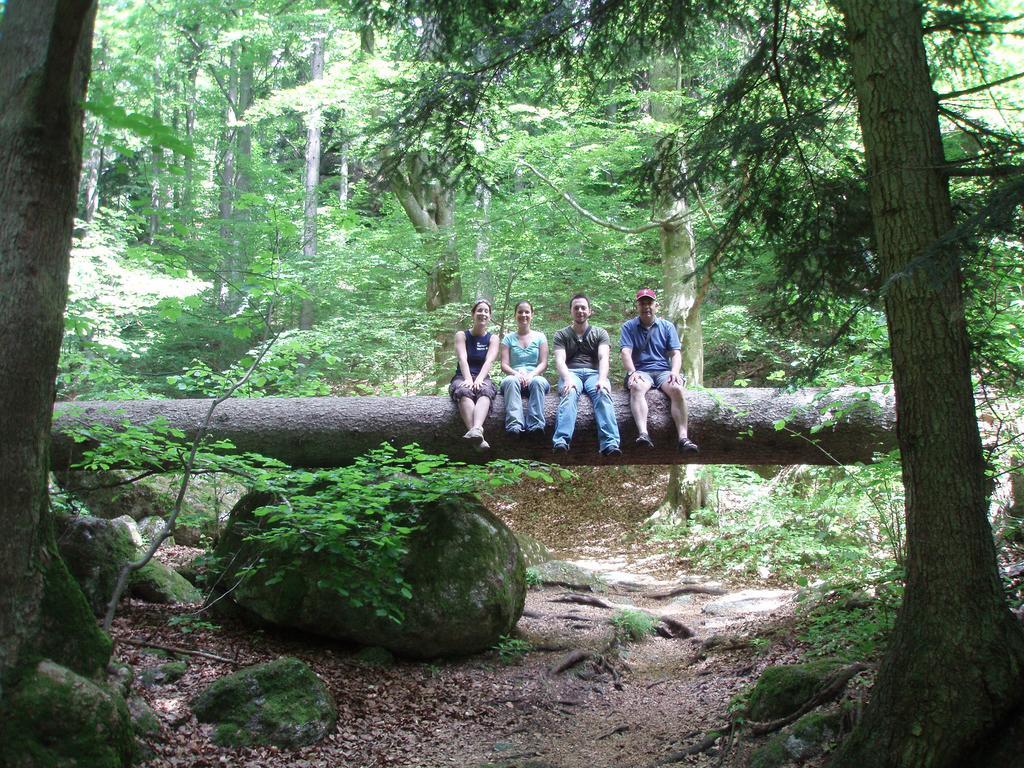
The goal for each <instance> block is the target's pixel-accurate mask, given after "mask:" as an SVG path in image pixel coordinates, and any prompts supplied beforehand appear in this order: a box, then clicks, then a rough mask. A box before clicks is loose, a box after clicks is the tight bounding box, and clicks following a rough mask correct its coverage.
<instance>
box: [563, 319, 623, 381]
mask: <svg viewBox="0 0 1024 768" xmlns="http://www.w3.org/2000/svg"><path fill="white" fill-rule="evenodd" d="M554 343H555V349H564V350H565V364H566V366H567V367H568V368H570V369H572V368H593V369H594V370H597V348H598V347H600V346H601V345H602V344H607V345H608V346H609V347H611V340H610V339H609V338H608V331H606V330H605V329H604V328H595V327H594V326H592V325H590V326H587V330H586V332H585V333H584V334H583V335H582V336H577V335H576V331H574V330H573V329H572V326H571V325H568V326H566V327H565V328H561V329H559V330H557V331H555V342H554Z"/></svg>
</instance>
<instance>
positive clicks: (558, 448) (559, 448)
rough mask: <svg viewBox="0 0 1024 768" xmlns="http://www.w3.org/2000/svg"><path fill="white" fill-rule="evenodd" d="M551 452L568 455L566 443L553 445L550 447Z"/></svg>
mask: <svg viewBox="0 0 1024 768" xmlns="http://www.w3.org/2000/svg"><path fill="white" fill-rule="evenodd" d="M551 450H552V451H554V452H555V453H568V452H569V446H568V445H567V444H566V443H555V444H554V445H552V446H551Z"/></svg>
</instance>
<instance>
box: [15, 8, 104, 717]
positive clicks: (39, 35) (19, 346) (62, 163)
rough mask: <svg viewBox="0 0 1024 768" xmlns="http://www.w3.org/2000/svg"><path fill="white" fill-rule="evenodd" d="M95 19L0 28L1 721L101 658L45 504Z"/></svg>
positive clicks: (37, 16)
mask: <svg viewBox="0 0 1024 768" xmlns="http://www.w3.org/2000/svg"><path fill="white" fill-rule="evenodd" d="M95 10H96V9H95V4H94V3H93V2H90V1H89V0H79V1H78V2H73V1H70V0H63V1H61V0H8V3H7V6H6V9H5V11H4V16H3V20H2V22H0V28H2V34H0V285H2V286H3V289H2V290H0V349H2V350H3V355H2V356H0V424H2V429H3V435H4V438H3V440H2V441H0V476H2V477H3V479H4V487H3V493H0V526H2V527H3V530H4V535H3V536H2V537H0V585H2V587H0V709H2V706H3V704H4V702H5V694H6V691H7V690H8V688H9V686H10V684H12V683H13V682H14V681H15V680H16V678H17V675H18V672H19V670H20V669H23V668H25V667H26V666H27V665H29V664H31V663H33V662H34V661H35V660H37V659H39V658H43V657H48V658H52V659H54V660H55V661H57V662H58V663H61V664H63V665H65V666H68V667H70V668H72V669H74V670H75V671H78V672H80V673H84V674H95V673H96V672H98V671H99V670H100V669H102V667H103V665H105V664H106V660H107V658H108V657H109V652H110V643H109V639H107V638H106V637H105V636H103V635H101V634H100V633H99V631H98V629H97V627H96V622H95V620H94V619H93V617H92V614H91V611H90V610H89V608H88V605H87V604H86V602H85V598H84V596H83V595H82V593H81V590H79V589H78V587H77V585H75V583H74V582H73V580H72V579H71V576H70V575H69V574H68V572H67V569H66V568H65V567H64V563H63V561H62V560H61V559H60V556H59V554H58V553H57V548H56V545H55V543H54V538H53V526H52V521H51V519H50V512H49V507H48V497H47V477H48V468H49V467H48V463H49V462H48V454H49V439H50V415H51V410H52V407H53V398H54V392H55V384H54V381H55V377H56V373H57V358H58V354H59V352H60V344H61V339H62V337H63V332H64V323H63V315H64V307H65V304H66V300H67V278H68V267H69V253H70V246H71V232H72V224H73V220H74V214H75V206H76V200H75V198H76V193H77V190H78V178H79V170H80V167H81V160H82V103H83V99H84V95H85V86H86V82H87V80H88V72H89V56H90V53H91V50H90V48H91V41H92V28H93V19H94V16H95ZM3 718H4V716H3V713H2V712H0V722H3ZM0 734H2V728H0Z"/></svg>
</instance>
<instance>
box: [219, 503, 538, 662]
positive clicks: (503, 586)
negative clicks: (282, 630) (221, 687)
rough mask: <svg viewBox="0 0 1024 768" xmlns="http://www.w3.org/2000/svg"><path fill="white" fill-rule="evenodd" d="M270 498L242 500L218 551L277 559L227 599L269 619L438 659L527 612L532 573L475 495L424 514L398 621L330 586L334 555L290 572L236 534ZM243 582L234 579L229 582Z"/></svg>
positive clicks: (471, 646)
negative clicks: (407, 594) (327, 579)
mask: <svg viewBox="0 0 1024 768" xmlns="http://www.w3.org/2000/svg"><path fill="white" fill-rule="evenodd" d="M271 501H272V500H271V499H270V498H269V497H267V496H265V495H264V496H256V497H253V496H250V497H246V498H243V499H242V500H241V501H240V502H239V504H238V505H236V507H235V510H233V511H232V518H231V521H230V523H229V526H228V529H227V530H225V532H224V534H223V535H222V537H221V542H220V544H219V545H218V548H217V551H216V555H217V557H218V559H219V560H220V561H221V562H235V563H248V562H251V561H252V560H253V559H254V558H256V557H263V556H265V557H267V558H268V559H269V560H270V561H271V562H270V563H269V565H268V567H266V568H265V569H264V570H263V571H262V572H261V573H257V574H256V575H253V576H250V577H246V578H244V579H243V580H242V583H241V584H240V585H239V586H238V587H237V588H236V589H235V590H234V591H232V592H231V594H230V597H231V599H232V600H233V601H234V602H235V603H236V604H237V605H239V606H241V607H242V608H244V609H245V610H247V611H249V612H251V613H252V614H255V615H256V616H257V617H259V618H260V619H262V620H263V621H266V622H270V623H272V624H277V625H282V626H288V627H294V628H297V629H301V630H304V631H307V632H312V633H315V634H319V635H325V636H327V637H333V638H338V639H342V640H350V641H355V642H357V643H361V644H363V645H376V646H381V647H383V648H387V649H388V650H389V651H392V652H393V653H395V654H397V655H400V656H405V657H412V658H434V657H437V656H461V655H467V654H471V653H477V652H479V651H483V650H486V649H487V648H490V647H491V646H492V645H494V643H495V642H497V641H498V639H499V638H500V637H501V636H502V635H506V634H508V633H509V632H511V630H512V629H513V627H515V625H516V622H517V621H518V620H519V617H520V615H521V614H522V611H523V605H524V603H525V600H526V569H525V566H524V564H523V556H522V554H521V552H520V549H519V545H518V544H517V542H516V537H515V536H514V535H513V533H512V532H511V531H510V530H509V529H508V528H507V527H506V526H505V525H504V523H502V522H501V521H500V520H499V519H498V518H496V517H495V516H494V515H492V514H491V513H490V512H489V511H488V510H487V509H486V508H485V507H484V506H483V505H482V504H481V503H480V501H479V500H478V499H476V498H475V497H473V496H469V495H451V496H447V497H444V498H442V499H438V500H436V501H434V502H431V503H429V504H423V505H421V506H420V507H418V508H417V513H418V515H419V520H418V526H419V527H418V528H417V529H416V530H415V531H413V532H412V533H411V534H410V535H409V538H408V539H407V540H406V548H407V552H406V553H405V555H403V557H402V561H401V565H400V568H401V572H402V575H403V576H404V578H405V580H406V582H407V583H408V585H409V587H410V590H411V592H412V597H411V599H410V600H408V601H404V602H403V603H402V604H401V609H402V611H403V614H404V618H403V620H402V622H401V623H397V622H395V621H393V620H392V619H390V618H388V617H387V616H380V615H378V613H377V610H376V607H375V606H373V605H368V604H355V601H352V600H348V599H347V598H345V597H342V596H341V595H339V594H338V592H337V591H335V590H333V589H331V588H330V587H329V586H326V585H324V576H323V575H324V573H329V572H330V570H331V561H332V557H333V556H332V555H331V553H330V552H327V551H323V552H319V553H308V554H307V555H306V556H304V557H303V558H302V561H301V562H300V563H298V564H297V565H296V566H295V567H293V568H290V569H285V568H282V567H278V564H277V563H276V562H274V561H273V558H275V557H280V556H279V555H274V554H268V553H264V552H258V551H255V550H254V545H253V544H252V543H251V542H243V541H242V540H241V539H242V537H241V535H240V534H239V533H238V531H239V530H243V529H244V528H245V525H246V524H250V525H251V524H253V522H252V521H253V512H254V511H255V510H256V509H258V507H259V506H262V505H266V504H268V503H271ZM271 576H273V578H271ZM268 580H269V581H270V582H272V583H271V584H269V585H268V584H267V583H266V582H267V581H268ZM236 581H237V577H236V576H235V575H234V574H232V573H228V574H227V578H225V579H222V583H228V584H234V583H235V582H236ZM222 602H223V601H222Z"/></svg>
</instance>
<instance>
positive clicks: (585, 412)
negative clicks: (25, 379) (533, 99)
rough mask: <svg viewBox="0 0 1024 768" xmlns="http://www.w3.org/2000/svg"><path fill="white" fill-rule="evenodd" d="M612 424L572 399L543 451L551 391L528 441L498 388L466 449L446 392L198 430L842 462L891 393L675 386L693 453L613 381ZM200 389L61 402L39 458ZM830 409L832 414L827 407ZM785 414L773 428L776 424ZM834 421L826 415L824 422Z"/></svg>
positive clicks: (218, 434) (294, 403)
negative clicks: (605, 428)
mask: <svg viewBox="0 0 1024 768" xmlns="http://www.w3.org/2000/svg"><path fill="white" fill-rule="evenodd" d="M612 399H613V400H614V403H615V412H616V414H617V416H618V422H619V430H620V432H621V435H622V452H623V453H622V456H621V457H617V458H605V457H603V456H601V455H599V454H598V452H597V433H596V429H595V425H594V415H593V410H592V409H591V407H590V401H589V400H588V399H587V398H585V397H584V398H581V399H580V407H579V416H578V419H577V425H576V435H575V437H574V439H573V443H572V450H570V451H569V452H568V453H558V454H554V453H552V451H551V442H550V436H551V431H552V426H553V423H554V415H555V410H556V408H557V406H558V398H557V397H556V396H555V395H554V394H552V395H549V396H548V399H547V404H546V413H547V438H546V439H545V440H543V441H535V442H531V441H530V440H529V439H527V438H519V437H514V436H511V435H507V434H506V433H505V431H504V428H503V423H504V402H503V400H502V399H501V398H500V397H499V398H498V399H497V400H496V401H495V403H494V407H493V408H492V410H491V415H490V417H489V418H488V420H487V422H486V424H485V434H486V436H487V440H488V442H489V443H490V445H491V448H490V450H488V451H484V452H481V451H477V450H476V449H475V448H474V446H473V444H472V443H471V441H469V440H465V439H463V437H462V435H463V433H464V432H465V427H464V426H463V424H462V421H461V419H460V418H459V415H458V412H457V410H456V408H455V405H454V404H453V403H452V402H451V400H449V399H448V398H447V397H429V396H410V397H308V398H269V397H268V398H254V399H248V400H243V399H231V400H227V401H226V402H224V403H222V404H221V405H220V406H218V407H217V409H216V411H215V413H214V415H213V419H212V421H211V423H210V427H209V429H208V431H207V436H208V437H209V438H210V439H216V440H224V439H226V440H230V441H231V442H232V443H233V444H234V445H235V446H236V448H237V449H238V450H239V451H254V452H257V453H261V454H263V455H266V456H271V457H273V458H276V459H279V460H281V461H284V462H286V463H288V464H291V465H293V466H304V467H331V466H342V465H344V464H347V463H349V462H351V461H352V460H353V459H354V458H355V457H357V456H359V455H361V454H363V453H365V452H366V451H368V450H370V449H373V448H376V447H378V446H379V445H380V444H381V443H383V442H388V443H391V444H393V445H395V446H397V447H401V446H404V445H408V444H410V443H418V444H419V445H420V447H421V448H422V449H423V450H425V451H427V452H428V453H444V454H447V455H448V456H449V457H451V458H452V459H455V460H458V461H465V462H469V463H483V462H486V461H490V460H491V459H512V458H519V459H535V460H540V461H546V462H553V463H557V464H566V465H581V464H623V465H628V464H681V463H692V464H744V465H747V464H851V463H856V462H870V461H871V458H872V455H873V454H875V453H877V452H884V451H889V450H891V449H893V448H894V447H895V446H896V436H895V414H894V403H893V398H892V396H891V395H888V394H886V393H885V392H883V391H882V390H881V389H880V388H872V389H856V388H843V389H838V390H832V391H831V392H827V393H826V392H825V391H824V390H818V389H804V390H798V391H792V392H791V391H786V390H782V389H766V388H765V389H708V390H701V391H695V392H689V393H687V403H688V405H689V412H690V419H689V421H690V437H691V438H692V439H693V440H694V441H695V442H696V443H697V444H698V445H699V446H700V453H698V454H687V455H680V454H679V453H677V451H676V440H675V428H674V426H673V425H672V419H671V415H670V413H669V407H668V399H667V398H666V397H665V396H664V395H662V394H661V393H660V392H656V393H653V394H649V395H648V403H649V404H650V417H649V423H648V426H649V432H650V434H651V437H652V438H653V440H654V444H655V447H654V448H653V449H652V448H644V447H639V446H636V445H635V444H634V442H633V441H634V440H635V439H636V436H637V431H636V427H635V425H634V424H633V417H632V414H631V413H630V410H629V396H628V394H627V393H625V392H615V393H613V395H612ZM210 403H211V401H210V400H133V401H70V402H63V403H58V404H57V405H56V407H55V409H54V424H53V430H52V443H51V451H50V457H51V466H52V468H53V469H66V468H68V467H70V466H71V465H72V464H73V463H74V462H76V461H78V460H79V459H80V458H81V455H82V452H83V450H84V449H85V448H87V447H88V443H76V442H75V441H74V440H73V439H72V434H71V433H72V432H73V430H74V428H75V427H76V426H89V425H107V426H118V425H120V424H122V423H124V422H127V423H129V424H132V425H139V426H141V425H145V424H147V423H149V422H151V421H152V420H153V419H156V418H157V417H162V418H163V419H166V420H167V422H168V423H169V424H170V425H171V426H172V427H177V428H180V429H182V430H184V431H185V432H186V433H188V434H189V435H194V434H195V432H196V430H198V429H199V427H200V425H201V424H202V423H203V421H204V419H205V416H206V413H207V411H208V409H209V407H210ZM835 414H840V415H839V417H838V418H833V417H834V416H835ZM783 422H784V424H785V426H784V428H780V427H779V424H780V423H783ZM833 422H834V423H833Z"/></svg>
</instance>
